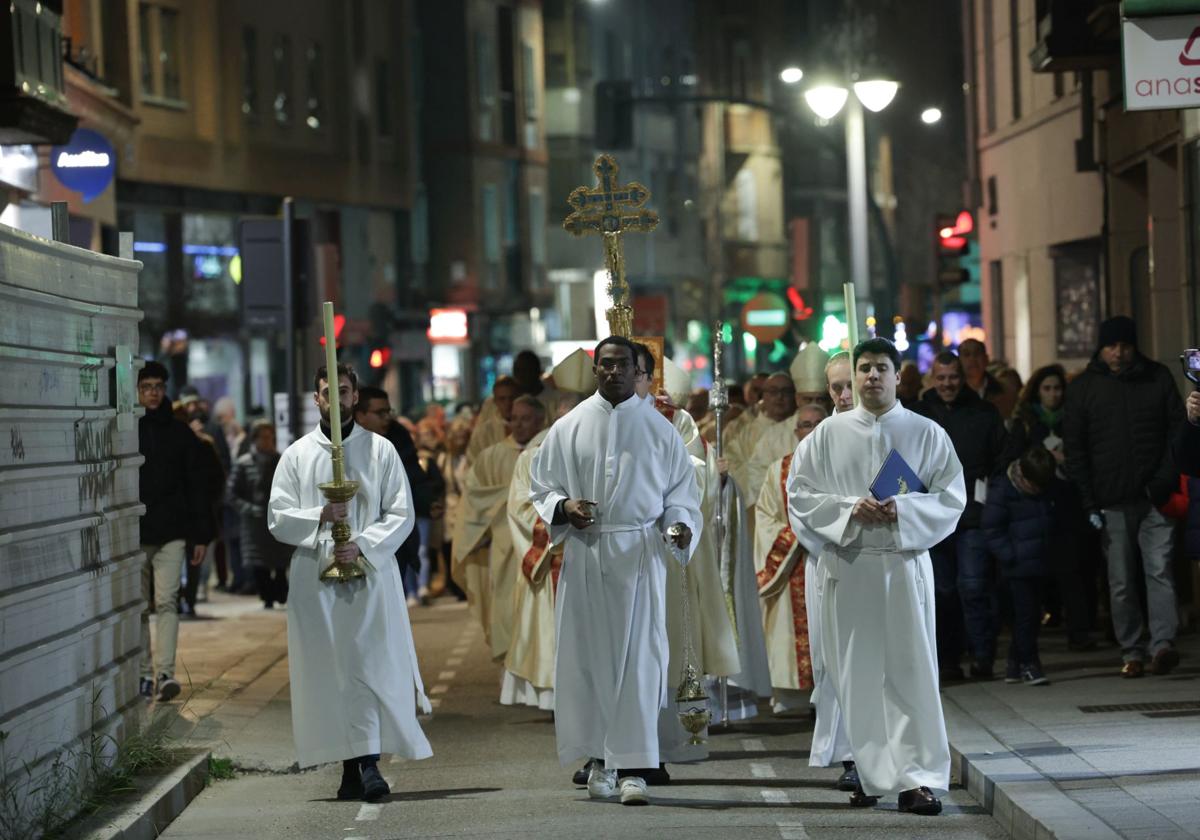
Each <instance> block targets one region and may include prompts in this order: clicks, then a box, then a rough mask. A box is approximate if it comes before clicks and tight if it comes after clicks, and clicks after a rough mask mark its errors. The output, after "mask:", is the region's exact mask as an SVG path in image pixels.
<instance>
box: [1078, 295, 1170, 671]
mask: <svg viewBox="0 0 1200 840" xmlns="http://www.w3.org/2000/svg"><path fill="white" fill-rule="evenodd" d="M1064 417H1065V420H1064V425H1063V441H1064V444H1065V445H1064V449H1065V451H1066V454H1067V461H1066V467H1067V475H1068V476H1069V477H1070V478H1071V480H1072V481H1074V482H1075V484H1076V485H1077V486H1078V487H1079V493H1080V496H1081V498H1082V500H1083V506H1084V510H1085V511H1087V512H1088V519H1089V521H1090V522H1091V524H1092V527H1094V528H1097V529H1102V530H1103V534H1104V544H1105V549H1106V550H1105V553H1106V554H1107V556H1108V582H1109V595H1110V600H1111V604H1112V617H1113V630H1114V632H1115V633H1116V636H1117V642H1118V643H1119V644H1120V645H1121V656H1122V658H1123V659H1124V664H1123V665H1122V667H1121V674H1122V675H1123V676H1125V677H1140V676H1142V673H1143V671H1144V661H1145V657H1146V653H1147V646H1146V641H1145V639H1144V638H1143V636H1142V626H1143V623H1144V622H1145V621H1146V620H1147V619H1148V620H1149V627H1150V645H1149V653H1150V655H1151V656H1152V657H1153V658H1152V660H1151V668H1152V669H1153V671H1154V673H1156V674H1167V673H1170V671H1171V670H1172V669H1173V668H1174V667H1175V666H1176V665H1177V664H1178V663H1179V654H1178V653H1177V652H1176V651H1175V646H1174V645H1175V631H1176V629H1177V628H1178V614H1177V612H1176V609H1175V584H1174V581H1173V580H1172V578H1171V553H1172V548H1173V546H1174V542H1175V528H1174V525H1173V523H1171V522H1170V521H1169V520H1168V519H1167V518H1166V517H1165V516H1163V514H1162V513H1160V512H1159V510H1158V506H1159V505H1162V504H1163V503H1165V502H1166V501H1167V499H1168V498H1169V497H1170V495H1171V493H1172V491H1174V490H1175V489H1176V488H1178V486H1179V468H1178V466H1177V465H1176V463H1175V458H1174V457H1173V454H1172V451H1171V445H1170V444H1171V441H1172V440H1173V439H1174V438H1175V436H1176V435H1177V434H1178V433H1179V426H1180V424H1181V423H1182V422H1184V409H1183V400H1181V399H1180V397H1179V389H1178V388H1177V387H1176V385H1175V380H1174V379H1173V378H1172V376H1171V373H1170V371H1168V370H1167V369H1166V368H1165V367H1164V366H1163V365H1160V364H1159V363H1158V362H1155V361H1152V360H1151V359H1147V358H1146V357H1145V356H1143V355H1142V354H1141V353H1139V352H1138V349H1137V328H1136V326H1135V324H1134V322H1133V319H1131V318H1127V317H1125V316H1117V317H1115V318H1109V319H1108V320H1107V321H1105V322H1104V323H1102V324H1101V325H1100V349H1099V350H1097V351H1096V354H1095V355H1094V356H1093V357H1092V361H1091V363H1090V364H1089V365H1088V367H1087V370H1085V371H1084V372H1083V373H1082V374H1080V375H1079V376H1078V377H1077V378H1076V379H1075V381H1074V382H1072V383H1071V384H1070V386H1069V387H1068V388H1067V402H1066V410H1065V413H1064ZM1139 546H1140V547H1141V552H1142V566H1143V570H1142V573H1143V575H1144V577H1145V584H1146V600H1147V606H1148V608H1149V609H1148V613H1149V614H1148V615H1146V616H1144V615H1143V614H1142V608H1141V603H1140V601H1139V598H1138V584H1137V579H1136V576H1137V574H1138V569H1137V554H1138V552H1137V549H1138V547H1139Z"/></svg>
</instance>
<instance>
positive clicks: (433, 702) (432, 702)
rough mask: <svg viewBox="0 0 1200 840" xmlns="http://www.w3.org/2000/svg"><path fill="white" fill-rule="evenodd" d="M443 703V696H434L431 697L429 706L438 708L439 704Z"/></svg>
mask: <svg viewBox="0 0 1200 840" xmlns="http://www.w3.org/2000/svg"><path fill="white" fill-rule="evenodd" d="M441 705H442V698H441V697H434V698H431V699H430V701H429V707H430V708H432V709H436V708H438V707H439V706H441Z"/></svg>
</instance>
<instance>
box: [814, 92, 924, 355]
mask: <svg viewBox="0 0 1200 840" xmlns="http://www.w3.org/2000/svg"><path fill="white" fill-rule="evenodd" d="M853 88H854V96H850V92H849V91H848V90H847V89H846V88H844V87H841V86H839V85H833V84H822V85H818V86H815V87H812V88H809V89H808V90H806V91H805V92H804V101H805V102H806V103H808V107H809V108H810V109H812V112H813V113H814V114H816V115H817V116H818V117H820V118H821V119H823V120H831V119H833V118H834V117H836V116H837V115H838V113H839V112H841V110H842V108H845V109H846V204H847V208H848V211H849V217H850V218H849V221H850V277H851V280H852V281H853V283H854V297H855V300H856V305H855V309H856V310H857V315H858V317H859V318H867V317H871V316H873V315H874V314H875V309H874V307H873V306H872V304H871V277H870V273H869V269H870V262H869V257H870V254H869V244H868V243H869V240H868V230H869V229H868V227H867V141H866V126H865V123H864V121H863V108H866V109H867V110H869V111H872V112H874V113H878V112H879V111H882V110H883V109H884V108H886V107H887V106H888V105H890V104H891V103H892V100H893V99H895V97H896V91H898V90H899V89H900V84H899V83H898V82H894V81H891V80H890V79H879V78H874V79H863V80H861V81H856V82H854V83H853ZM847 315H849V313H847ZM855 332H857V331H855ZM852 334H854V333H852Z"/></svg>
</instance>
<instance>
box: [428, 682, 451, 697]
mask: <svg viewBox="0 0 1200 840" xmlns="http://www.w3.org/2000/svg"><path fill="white" fill-rule="evenodd" d="M449 690H450V686H448V685H444V684H441V683H439V684H438V685H435V686H434V687H433V688H431V689H429V696H430V697H432V696H433V695H435V694H445V693H446V692H447V691H449Z"/></svg>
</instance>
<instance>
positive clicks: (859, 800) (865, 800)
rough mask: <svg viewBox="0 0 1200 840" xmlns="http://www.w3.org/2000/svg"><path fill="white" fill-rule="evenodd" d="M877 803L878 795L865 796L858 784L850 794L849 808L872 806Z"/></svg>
mask: <svg viewBox="0 0 1200 840" xmlns="http://www.w3.org/2000/svg"><path fill="white" fill-rule="evenodd" d="M878 803H879V797H878V796H867V795H866V794H865V793H863V789H862V785H859V786H858V790H856V791H854V793H852V794H850V807H851V808H874V807H875V806H876V805H877V804H878Z"/></svg>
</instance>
